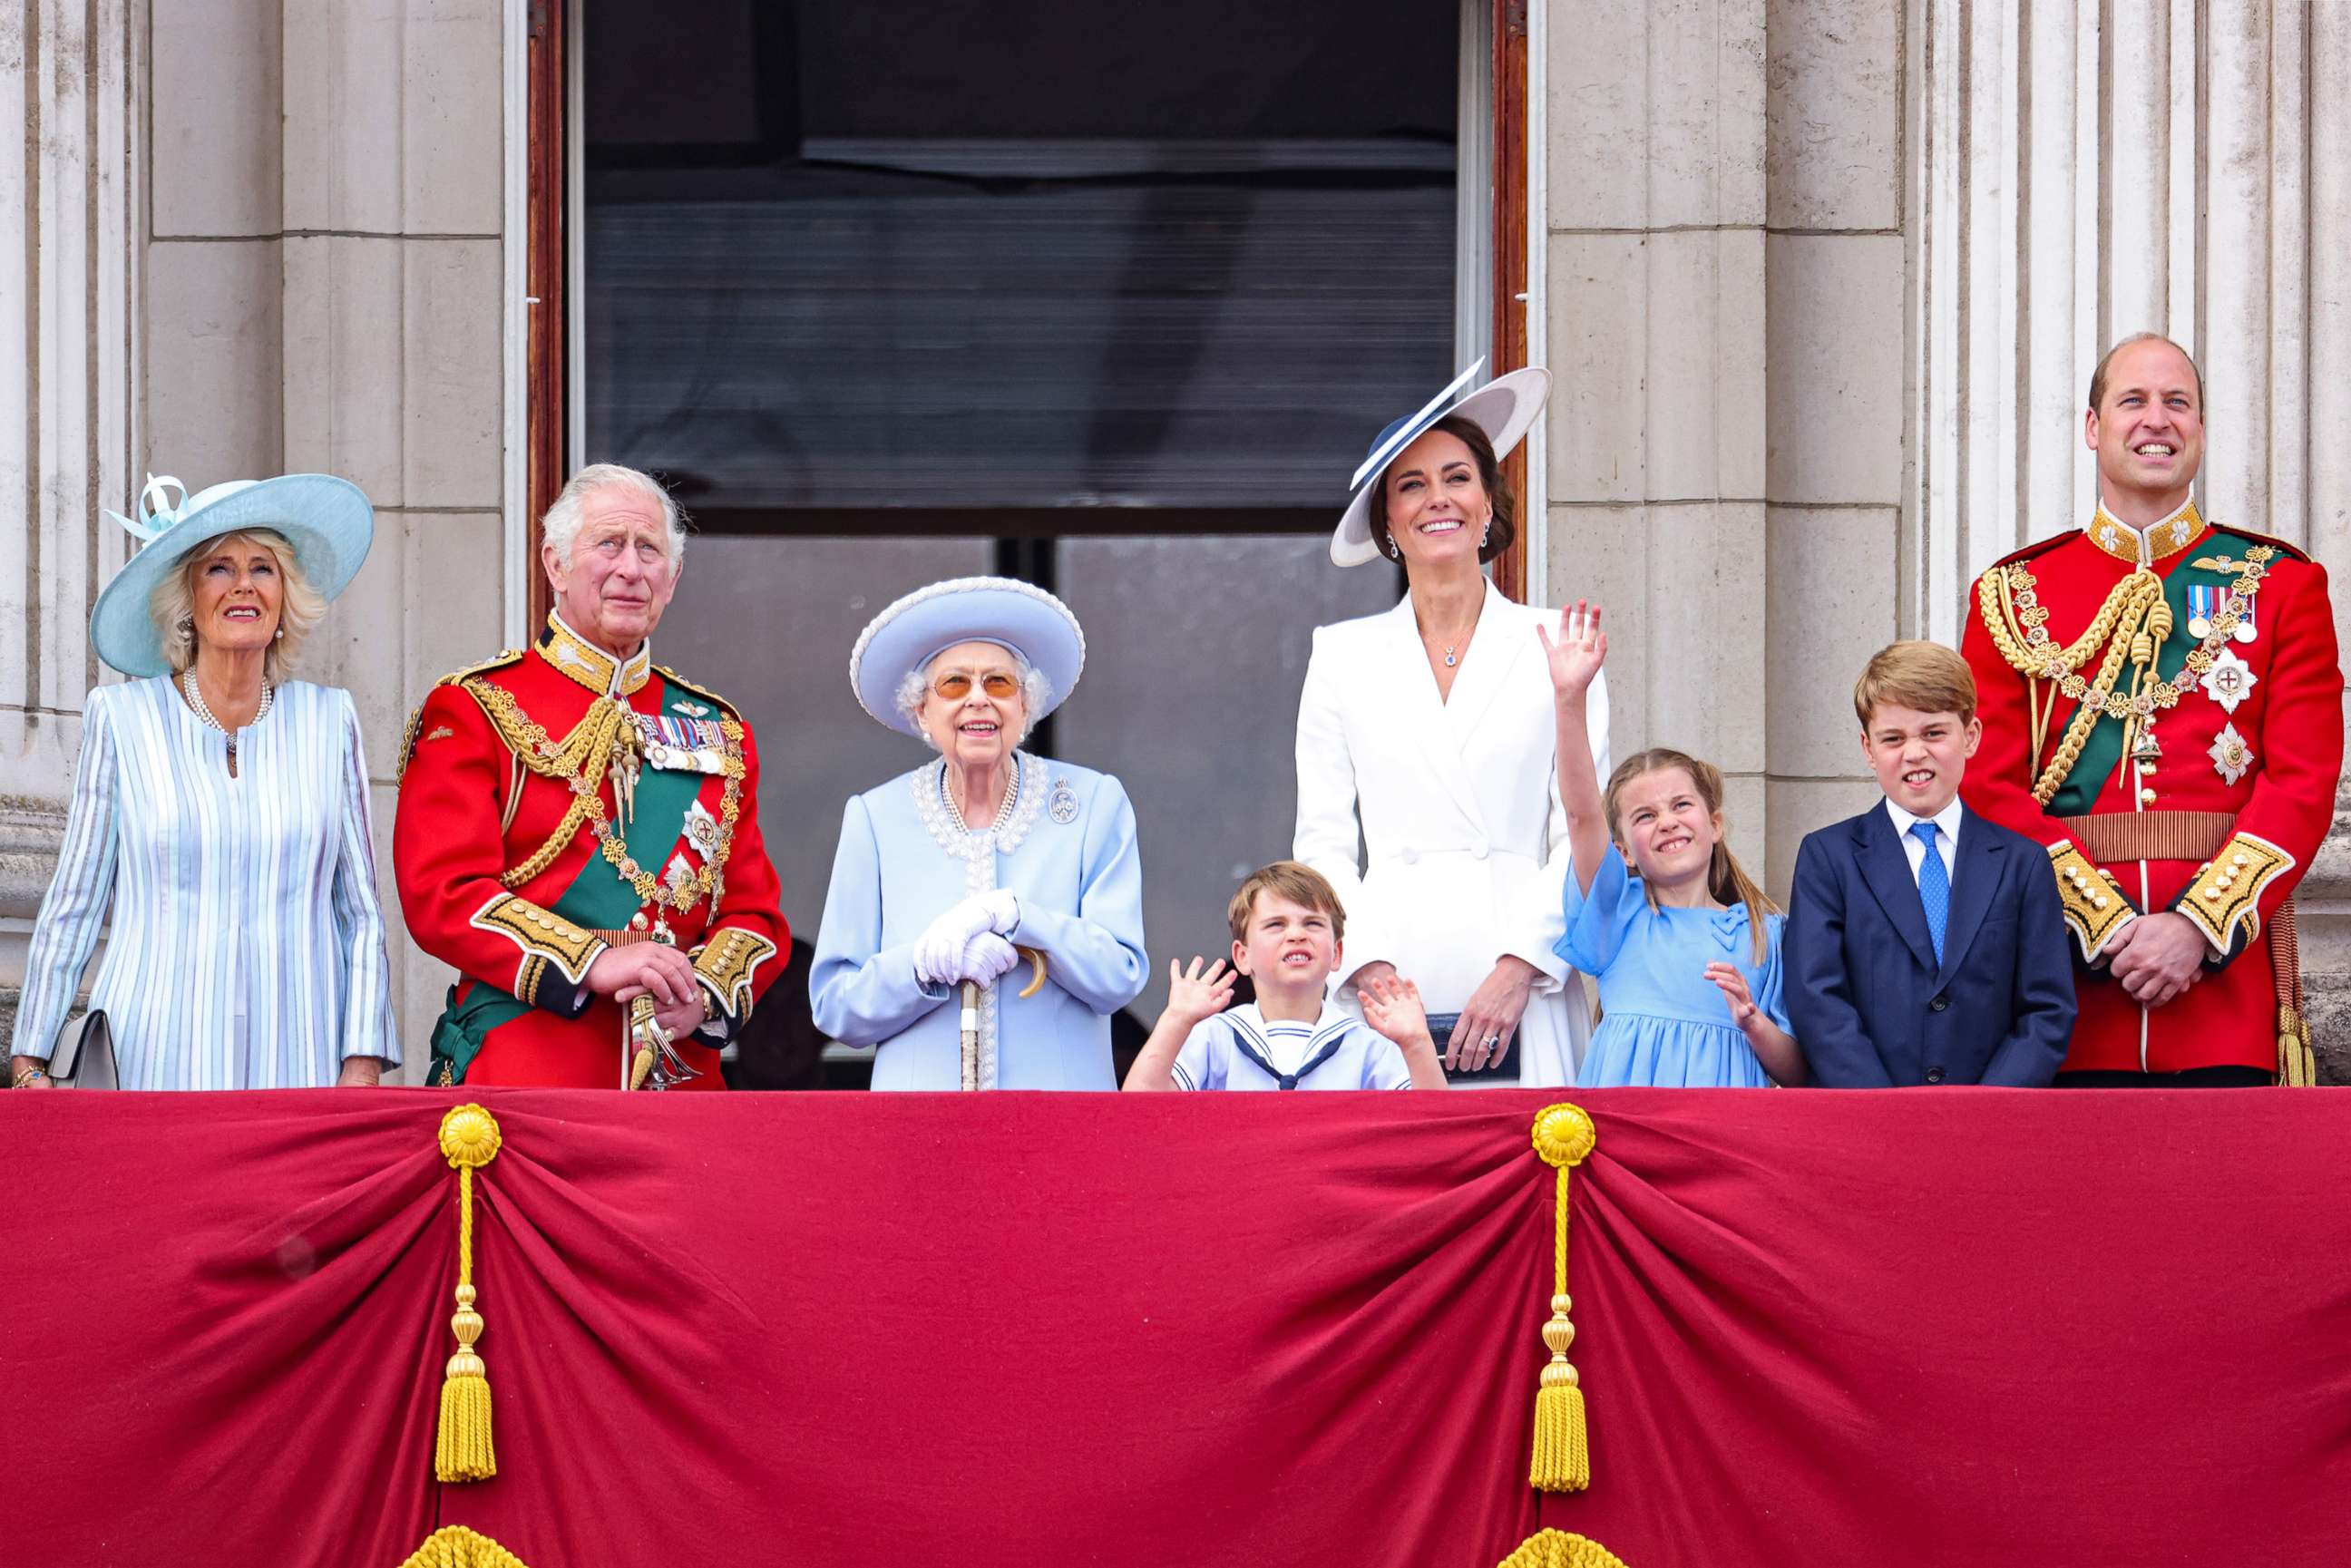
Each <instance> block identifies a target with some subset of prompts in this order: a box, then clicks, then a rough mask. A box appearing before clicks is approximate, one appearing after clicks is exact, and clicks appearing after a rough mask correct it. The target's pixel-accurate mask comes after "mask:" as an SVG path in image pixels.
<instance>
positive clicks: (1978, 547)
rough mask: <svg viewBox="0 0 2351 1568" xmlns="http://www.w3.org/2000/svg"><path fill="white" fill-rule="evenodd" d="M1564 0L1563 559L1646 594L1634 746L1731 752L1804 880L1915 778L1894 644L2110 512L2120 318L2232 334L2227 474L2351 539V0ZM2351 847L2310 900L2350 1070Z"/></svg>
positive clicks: (2181, 334)
mask: <svg viewBox="0 0 2351 1568" xmlns="http://www.w3.org/2000/svg"><path fill="white" fill-rule="evenodd" d="M1548 22H1549V26H1548V36H1549V38H1550V47H1549V58H1548V61H1547V64H1548V68H1549V82H1548V99H1547V102H1546V104H1545V106H1544V108H1545V111H1546V120H1547V125H1548V137H1549V142H1548V157H1547V160H1546V165H1547V171H1548V193H1547V212H1546V214H1545V221H1546V224H1547V227H1548V237H1549V256H1550V267H1549V276H1548V279H1547V282H1548V287H1549V299H1548V302H1547V304H1548V324H1549V332H1550V353H1551V361H1552V368H1553V369H1554V370H1555V371H1557V372H1558V373H1559V376H1560V382H1561V395H1560V396H1559V397H1557V398H1556V399H1555V400H1554V402H1553V403H1552V412H1551V415H1550V430H1549V435H1550V442H1549V446H1550V453H1551V463H1550V470H1549V480H1550V496H1549V507H1550V522H1551V532H1550V571H1549V579H1550V580H1549V584H1548V587H1549V591H1550V593H1551V595H1552V600H1553V601H1558V600H1559V599H1561V598H1562V597H1574V596H1577V595H1583V594H1598V595H1600V596H1602V597H1604V598H1605V599H1608V600H1611V601H1615V602H1619V603H1621V604H1624V605H1626V606H1638V607H1639V614H1638V616H1637V617H1633V616H1628V617H1625V619H1623V620H1621V621H1620V622H1618V629H1619V635H1618V636H1617V638H1616V639H1614V644H1613V647H1612V660H1613V662H1614V664H1615V665H1616V666H1617V667H1616V668H1615V669H1614V670H1613V671H1612V673H1611V674H1612V685H1613V689H1614V695H1615V706H1614V724H1615V734H1614V744H1615V747H1616V750H1617V752H1618V754H1619V755H1620V756H1621V755H1624V754H1625V753H1627V752H1628V751H1630V750H1631V749H1632V748H1634V747H1638V746H1643V745H1651V744H1670V745H1675V746H1678V747H1683V748H1685V749H1688V750H1692V751H1695V752H1697V753H1698V755H1701V756H1704V757H1707V758H1709V759H1711V760H1713V761H1715V762H1716V763H1718V764H1719V766H1721V767H1722V768H1723V769H1724V770H1725V772H1726V773H1728V774H1729V776H1730V777H1731V779H1732V795H1731V812H1732V818H1733V841H1734V843H1735V845H1736V847H1737V848H1738V849H1739V851H1740V853H1741V855H1742V856H1747V857H1753V858H1756V859H1760V860H1761V862H1762V863H1763V865H1764V866H1765V868H1766V871H1767V880H1768V881H1769V882H1770V883H1771V885H1772V886H1773V887H1774V888H1775V889H1778V890H1781V891H1784V890H1785V888H1786V885H1787V882H1788V878H1789V876H1790V874H1791V873H1792V870H1793V863H1794V858H1795V849H1796V846H1797V844H1798V843H1799V842H1800V841H1801V840H1802V836H1803V835H1804V834H1805V833H1806V832H1808V831H1811V830H1813V828H1816V827H1819V826H1821V825H1823V824H1824V823H1826V822H1829V821H1834V820H1835V819H1836V818H1838V817H1840V816H1843V815H1845V814H1847V813H1849V812H1851V811H1852V810H1856V809H1858V808H1860V807H1861V806H1863V805H1865V804H1866V803H1867V802H1868V801H1869V800H1871V799H1872V798H1873V797H1874V794H1875V788H1874V786H1873V784H1872V783H1871V782H1870V780H1869V778H1868V775H1867V773H1866V771H1865V768H1864V767H1863V763H1862V758H1861V755H1860V751H1859V748H1858V746H1857V740H1856V727H1855V723H1854V719H1853V714H1852V708H1851V706H1850V701H1849V697H1848V695H1847V694H1848V693H1849V691H1850V689H1851V684H1852V680H1853V677H1854V676H1855V674H1857V673H1858V671H1859V669H1860V666H1861V664H1863V662H1864V661H1865V659H1866V658H1867V656H1868V655H1869V653H1871V652H1872V651H1873V650H1874V649H1876V647H1878V646H1879V645H1881V644H1882V643H1886V642H1887V641H1889V640H1891V639H1892V638H1895V637H1897V636H1928V637H1935V638H1938V639H1940V640H1943V641H1945V642H1956V641H1957V639H1958V634H1959V626H1960V624H1961V622H1960V616H1961V614H1962V612H1963V605H1962V600H1963V597H1964V593H1965V590H1966V587H1967V584H1968V582H1969V580H1970V579H1971V578H1972V577H1973V576H1974V574H1975V573H1976V572H1978V571H1980V570H1982V569H1983V567H1985V566H1986V565H1988V564H1989V563H1990V562H1991V561H1992V560H1994V559H1998V558H1999V557H2000V556H2001V555H2002V554H2004V553H2006V552H2007V551H2008V550H2010V549H2014V548H2015V547H2016V546H2017V545H2018V544H2021V543H2022V542H2024V541H2025V540H2027V539H2031V538H2039V537H2043V536H2045V535H2047V534H2051V533H2054V532H2057V531H2059V530H2061V529H2063V528H2068V527H2071V526H2073V525H2074V524H2075V523H2076V522H2078V521H2079V520H2080V518H2081V517H2083V516H2084V515H2085V514H2086V512H2087V509H2088V508H2089V507H2090V506H2091V504H2092V502H2093V500H2094V496H2095V468H2094V466H2093V463H2092V459H2091V457H2090V455H2089V454H2088V453H2087V452H2085V450H2084V449H2083V447H2082V445H2081V437H2080V423H2081V414H2080V408H2081V402H2082V398H2083V391H2084V386H2085V382H2087V380H2088V375H2089V371H2090V368H2091V366H2092V365H2093V364H2094V363H2095V360H2096V357H2097V354H2098V353H2099V351H2100V350H2101V348H2102V347H2103V346H2104V345H2105V344H2106V343H2108V342H2110V341H2111V340H2113V339H2114V338H2116V337H2118V336H2120V335H2122V334H2124V333H2126V332H2129V331H2134V330H2141V329H2154V330H2159V331H2164V332H2167V333H2168V334H2170V335H2171V336H2173V337H2175V338H2177V339H2179V340H2180V341H2181V342H2183V343H2186V344H2188V345H2189V348H2190V350H2192V351H2194V352H2195V353H2197V354H2198V356H2199V359H2200V360H2201V361H2202V362H2203V366H2204V369H2205V371H2206V375H2207V381H2208V389H2209V394H2210V403H2211V407H2212V410H2213V413H2212V417H2211V421H2210V434H2211V447H2210V457H2209V458H2208V460H2207V463H2206V465H2205V470H2204V478H2203V480H2202V482H2201V484H2200V485H2199V499H2200V500H2201V502H2202V504H2203V505H2204V506H2205V507H2206V509H2207V511H2208V512H2210V514H2211V515H2213V516H2215V517H2222V518H2227V519H2234V520H2240V521H2242V522H2245V523H2247V524H2249V525H2250V526H2252V527H2254V528H2262V529H2263V530H2265V531H2269V532H2273V533H2277V534H2281V535H2283V536H2284V537H2286V538H2290V539H2293V540H2295V541H2296V542H2298V543H2301V544H2304V545H2305V546H2306V547H2307V548H2309V549H2311V550H2312V551H2313V552H2314V554H2315V555H2316V556H2317V557H2318V558H2319V559H2321V560H2322V561H2324V562H2325V563H2326V564H2327V565H2329V566H2330V567H2332V568H2333V569H2334V570H2335V573H2336V574H2337V576H2338V577H2340V576H2342V575H2343V574H2344V570H2345V569H2346V567H2351V509H2346V505H2345V504H2344V502H2343V501H2342V500H2340V499H2337V498H2336V497H2341V496H2342V495H2343V494H2344V493H2345V488H2344V484H2343V483H2342V481H2343V479H2344V478H2345V477H2346V476H2345V475H2344V474H2342V473H2341V472H2340V470H2341V469H2343V468H2344V466H2345V465H2346V459H2345V457H2344V456H2343V455H2342V454H2343V453H2344V452H2345V451H2346V443H2344V442H2339V441H2336V440H2335V439H2334V437H2335V436H2336V435H2338V434H2351V390H2346V386H2345V385H2344V383H2343V382H2341V381H2340V379H2339V378H2334V377H2330V376H2328V375H2327V374H2326V373H2325V370H2324V369H2323V367H2325V366H2327V365H2330V364H2332V363H2334V362H2335V361H2337V360H2339V359H2340V358H2341V356H2340V355H2337V354H2335V353H2334V352H2333V350H2335V349H2336V348H2338V347H2346V346H2351V344H2346V341H2345V340H2346V334H2351V313H2347V312H2346V308H2345V306H2344V304H2343V303H2342V301H2343V297H2344V294H2345V287H2344V285H2345V283H2346V277H2351V275H2346V261H2345V260H2344V257H2345V256H2346V254H2351V252H2346V246H2345V244H2344V241H2345V238H2346V235H2345V233H2344V232H2343V231H2344V229H2345V227H2346V223H2351V218H2347V217H2346V214H2351V204H2347V203H2346V195H2351V190H2346V189H2344V188H2342V187H2345V186H2346V184H2351V173H2346V165H2345V162H2344V161H2343V159H2342V156H2341V154H2342V153H2343V152H2344V151H2345V150H2346V143H2351V99H2346V97H2345V95H2344V94H2343V92H2342V91H2341V89H2342V88H2343V87H2344V86H2346V85H2351V11H2346V9H2345V8H2343V7H2339V6H2328V5H2320V4H2314V3H2311V0H2274V3H2272V0H2202V3H2199V0H2168V3H2164V0H2149V3H2147V4H2145V5H2110V4H2103V3H2102V0H2079V3H2078V4H2054V5H2053V4H2048V3H2046V0H2043V3H2041V4H2036V5H2027V4H2025V0H1552V6H1551V10H1550V13H1549V16H1548ZM2337 608H2338V611H2339V612H2343V613H2345V614H2346V615H2351V593H2346V594H2340V595H2338V600H2337ZM1759 674H1760V675H1761V682H1760V689H1759V681H1758V679H1757V677H1758V675H1759ZM2346 800H2351V798H2346ZM2346 845H2351V827H2344V826H2338V830H2337V832H2336V835H2335V840H2334V841H2332V842H2331V843H2330V844H2329V846H2328V848H2327V849H2326V851H2325V852H2323V853H2322V855H2321V857H2320V859H2319V861H2318V862H2317V864H2316V865H2315V866H2314V868H2313V870H2312V873H2311V874H2310V875H2309V877H2308V878H2307V879H2306V880H2305V881H2304V892H2303V898H2302V900H2301V902H2302V906H2303V912H2304V946H2305V967H2306V969H2307V970H2308V972H2309V975H2310V980H2311V985H2312V988H2313V992H2314V1001H2313V1013H2314V1018H2315V1019H2316V1020H2317V1023H2318V1029H2319V1034H2320V1040H2319V1043H2320V1048H2321V1052H2322V1055H2323V1056H2325V1058H2327V1061H2326V1064H2325V1070H2326V1071H2329V1072H2330V1073H2331V1074H2332V1076H2333V1077H2335V1079H2336V1080H2337V1081H2351V880H2346V873H2351V847H2346Z"/></svg>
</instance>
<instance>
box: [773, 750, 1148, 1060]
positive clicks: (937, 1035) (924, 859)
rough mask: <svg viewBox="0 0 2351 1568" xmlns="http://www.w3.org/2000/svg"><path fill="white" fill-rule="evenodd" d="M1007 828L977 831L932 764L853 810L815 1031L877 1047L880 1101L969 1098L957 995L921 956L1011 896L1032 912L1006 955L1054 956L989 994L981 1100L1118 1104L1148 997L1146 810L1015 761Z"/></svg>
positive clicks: (822, 961) (821, 938)
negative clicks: (1128, 1022) (996, 896)
mask: <svg viewBox="0 0 2351 1568" xmlns="http://www.w3.org/2000/svg"><path fill="white" fill-rule="evenodd" d="M1014 764H1015V766H1016V768H1018V769H1019V779H1018V782H1017V784H1016V785H1015V788H1014V794H1013V804H1012V809H1011V810H1010V811H1009V812H1008V814H1007V815H1006V816H1005V818H1004V820H1003V821H1002V823H1001V825H1000V826H992V827H987V828H983V829H981V830H980V831H977V832H971V831H966V830H965V829H964V827H963V825H962V824H961V823H960V822H959V821H957V820H956V814H955V811H954V810H953V808H952V807H951V806H950V805H949V804H948V803H947V797H946V763H945V762H943V761H935V762H931V763H929V764H927V765H925V766H924V767H921V768H916V769H914V771H913V772H912V773H905V774H901V775H900V776H899V777H897V778H895V779H891V780H890V781H889V782H888V783H886V784H883V785H881V786H880V787H878V788H876V789H868V790H867V791H865V793H863V794H862V795H856V796H852V798H851V799H850V801H849V805H848V808H847V810H844V811H843V812H842V813H841V847H840V849H839V851H838V852H836V853H835V854H834V857H833V862H832V885H831V889H830V890H829V891H828V892H827V893H826V894H825V901H824V920H823V924H822V925H821V927H820V929H819V931H818V933H817V939H816V960H815V964H814V967H812V969H811V970H810V976H809V999H810V1003H811V1004H812V1006H813V1008H814V1010H815V1014H816V1024H817V1027H818V1028H819V1029H820V1030H824V1032H825V1033H826V1034H828V1035H830V1036H831V1037H832V1038H833V1039H835V1040H841V1042H843V1043H844V1044H849V1045H876V1046H879V1047H880V1048H881V1049H880V1050H879V1051H877V1052H876V1053H875V1055H874V1059H873V1087H874V1088H876V1089H935V1090H947V1091H954V1090H956V1089H959V1088H960V1087H961V1086H962V1062H963V1045H962V1039H963V1030H962V1005H961V1000H960V998H959V996H958V994H957V993H958V992H959V991H960V989H961V988H960V987H959V986H954V985H947V986H925V985H924V984H923V983H922V982H921V981H919V980H917V979H916V978H915V977H914V943H915V941H916V939H918V938H919V937H920V936H922V935H923V932H924V931H925V929H926V928H927V927H928V926H929V925H930V924H931V922H932V921H934V920H935V919H937V918H938V917H939V916H940V915H944V914H946V911H947V910H948V909H949V908H950V907H951V906H953V905H954V904H958V903H960V902H962V901H963V900H964V899H966V898H968V897H971V896H973V895H975V894H983V893H987V892H990V891H992V890H994V889H996V888H998V887H1004V888H1009V889H1011V890H1012V893H1013V894H1014V896H1015V897H1017V898H1018V899H1019V904H1020V924H1019V925H1018V926H1017V927H1016V928H1015V929H1014V930H1013V931H1012V932H1011V933H1010V934H1009V936H1008V940H1010V941H1011V942H1013V943H1015V944H1017V945H1019V946H1026V947H1033V948H1035V949H1037V950H1038V951H1039V952H1040V953H1043V954H1044V955H1045V958H1046V977H1045V984H1044V988H1043V989H1041V990H1040V991H1039V992H1038V993H1037V994H1036V995H1035V996H1033V997H1029V998H1026V999H1023V998H1021V997H1020V996H1019V994H1018V993H1019V991H1020V990H1021V989H1022V988H1024V987H1025V986H1027V985H1028V983H1029V963H1028V961H1027V960H1026V959H1023V960H1022V961H1021V962H1020V964H1019V966H1018V967H1015V968H1014V969H1012V970H1011V971H1010V972H1009V973H1008V974H1007V975H1005V976H1004V977H1003V978H1001V979H1000V980H998V981H997V982H996V984H994V985H992V986H987V987H984V988H982V989H981V992H980V1007H979V1051H980V1082H981V1085H982V1087H985V1088H996V1089H1115V1088H1117V1087H1118V1082H1117V1079H1116V1077H1115V1075H1114V1073H1113V1069H1112V1065H1111V1053H1110V1015H1111V1014H1113V1013H1114V1012H1116V1011H1117V1010H1118V1009H1121V1008H1123V1007H1124V1006H1125V1005H1126V1004H1127V1003H1129V1002H1131V1001H1133V1000H1134V998H1136V997H1137V996H1138V995H1140V994H1141V993H1142V990H1143V984H1144V978H1145V976H1146V973H1147V964H1148V960H1147V959H1146V958H1145V956H1144V946H1143V862H1142V860H1141V857H1140V856H1139V855H1138V853H1137V852H1136V848H1135V839H1134V807H1133V806H1132V805H1130V804H1129V803H1128V801H1127V798H1126V790H1125V789H1124V788H1123V786H1121V785H1120V783H1119V781H1118V780H1117V779H1113V778H1112V777H1111V776H1110V775H1109V774H1107V773H1096V772H1094V771H1092V769H1090V768H1078V767H1074V766H1072V765H1071V764H1070V763H1066V762H1055V761H1051V760H1050V759H1047V758H1038V757H1031V756H1029V754H1028V753H1026V752H1019V753H1016V754H1015V756H1014Z"/></svg>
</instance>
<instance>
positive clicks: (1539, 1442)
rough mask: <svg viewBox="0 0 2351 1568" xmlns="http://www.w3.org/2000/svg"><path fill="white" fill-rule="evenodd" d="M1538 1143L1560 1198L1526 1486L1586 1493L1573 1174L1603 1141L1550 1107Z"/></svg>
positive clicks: (1582, 1120) (1577, 1118)
mask: <svg viewBox="0 0 2351 1568" xmlns="http://www.w3.org/2000/svg"><path fill="white" fill-rule="evenodd" d="M1534 1141H1535V1153H1536V1154H1538V1155H1541V1156H1542V1157H1543V1160H1544V1161H1545V1163H1547V1164H1550V1165H1553V1166H1558V1167H1559V1196H1558V1199H1557V1202H1556V1203H1555V1205H1554V1206H1553V1210H1552V1297H1551V1321H1550V1322H1547V1323H1545V1324H1543V1328H1542V1338H1543V1343H1544V1344H1545V1345H1546V1346H1548V1347H1549V1348H1550V1350H1551V1363H1550V1364H1549V1365H1547V1366H1545V1367H1544V1368H1543V1369H1542V1381H1541V1385H1540V1386H1538V1387H1537V1388H1536V1390H1535V1443H1534V1458H1533V1460H1532V1461H1531V1464H1530V1465H1529V1467H1528V1471H1527V1484H1528V1485H1529V1486H1531V1487H1533V1488H1535V1489H1536V1490H1538V1491H1582V1490H1583V1489H1584V1488H1586V1487H1588V1486H1590V1485H1591V1484H1592V1449H1591V1444H1590V1440H1589V1438H1588V1437H1587V1436H1586V1433H1585V1429H1584V1419H1583V1386H1582V1385H1581V1384H1580V1382H1579V1381H1578V1379H1577V1377H1576V1374H1575V1367H1574V1366H1573V1364H1571V1363H1570V1362H1569V1361H1568V1359H1567V1347H1568V1346H1569V1345H1571V1344H1573V1343H1575V1325H1574V1324H1573V1323H1572V1322H1568V1321H1567V1314H1568V1312H1569V1311H1570V1309H1572V1308H1573V1306H1574V1302H1573V1301H1570V1300H1569V1299H1568V1294H1567V1213H1568V1207H1567V1198H1568V1178H1569V1175H1570V1173H1571V1172H1573V1169H1574V1168H1575V1166H1577V1165H1579V1164H1581V1163H1582V1162H1583V1156H1584V1155H1588V1154H1590V1153H1591V1152H1592V1150H1593V1145H1596V1144H1597V1143H1598V1142H1599V1134H1597V1133H1595V1132H1594V1131H1593V1126H1592V1118H1591V1117H1590V1116H1588V1115H1586V1114H1584V1113H1583V1107H1582V1106H1580V1105H1568V1104H1559V1105H1546V1106H1544V1107H1543V1109H1542V1111H1541V1113H1539V1114H1537V1115H1536V1117H1535V1134H1534ZM1521 1550H1523V1548H1522V1549H1521Z"/></svg>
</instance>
